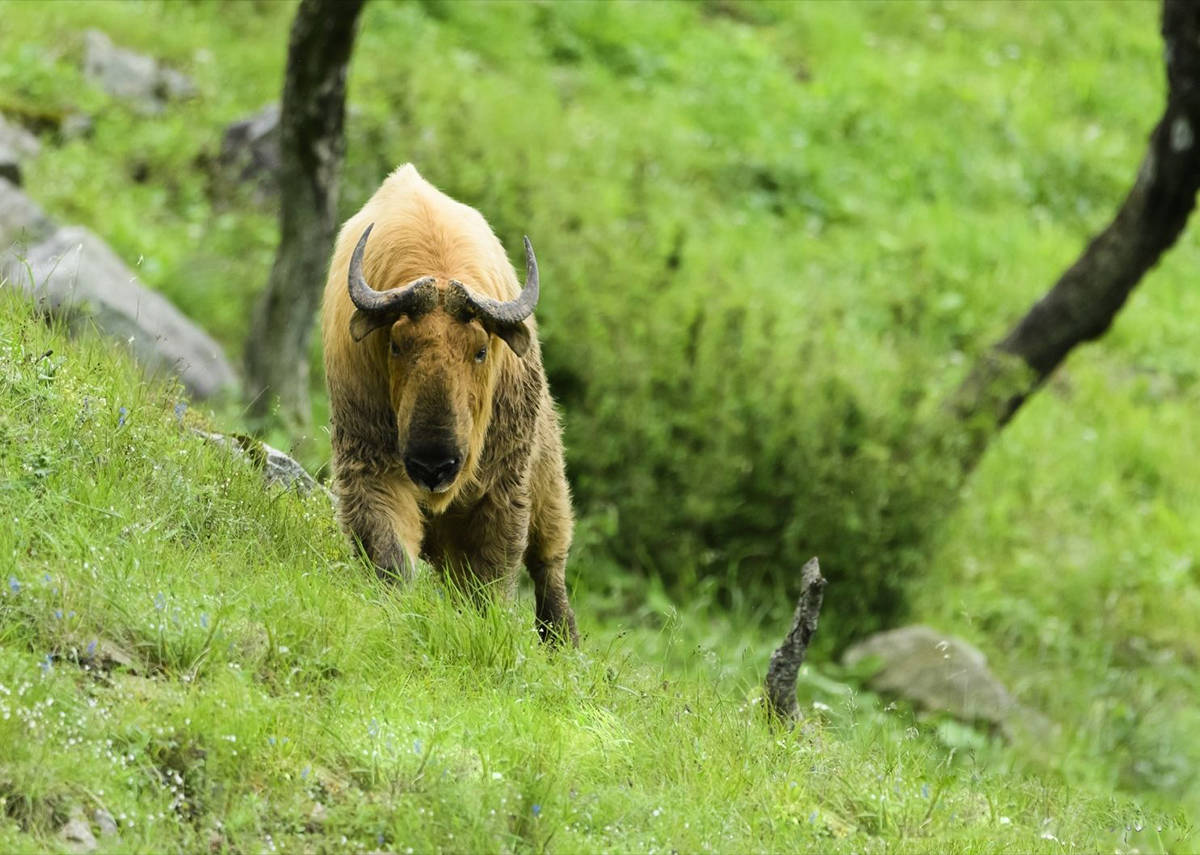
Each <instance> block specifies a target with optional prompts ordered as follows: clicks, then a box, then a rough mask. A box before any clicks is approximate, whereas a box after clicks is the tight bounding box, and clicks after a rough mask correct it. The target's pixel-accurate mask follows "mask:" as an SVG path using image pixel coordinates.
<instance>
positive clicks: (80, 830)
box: [58, 808, 96, 853]
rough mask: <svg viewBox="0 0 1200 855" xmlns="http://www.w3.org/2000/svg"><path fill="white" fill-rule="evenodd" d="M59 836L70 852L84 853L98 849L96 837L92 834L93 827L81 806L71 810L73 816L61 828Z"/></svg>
mask: <svg viewBox="0 0 1200 855" xmlns="http://www.w3.org/2000/svg"><path fill="white" fill-rule="evenodd" d="M58 836H59V837H60V838H61V839H62V842H63V846H64V848H66V850H67V851H69V852H79V853H84V852H94V851H95V850H96V837H95V835H93V834H92V827H91V825H89V824H88V821H87V819H86V818H85V817H84V815H83V811H82V810H81V809H79V808H75V809H73V810H72V811H71V818H70V819H68V820H67V823H66V825H64V826H63V827H62V828H61V829H59V832H58Z"/></svg>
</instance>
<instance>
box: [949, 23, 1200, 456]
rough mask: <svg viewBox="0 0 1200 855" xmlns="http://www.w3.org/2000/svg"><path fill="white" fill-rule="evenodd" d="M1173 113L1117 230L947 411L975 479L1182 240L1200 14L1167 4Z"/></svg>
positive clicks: (1169, 109) (986, 360)
mask: <svg viewBox="0 0 1200 855" xmlns="http://www.w3.org/2000/svg"><path fill="white" fill-rule="evenodd" d="M1162 35H1163V41H1164V46H1165V58H1166V73H1167V85H1168V92H1167V105H1166V109H1165V110H1164V111H1163V115H1162V118H1161V119H1160V120H1159V122H1158V125H1157V126H1156V127H1155V128H1154V132H1153V133H1152V134H1151V135H1150V145H1149V149H1148V151H1147V152H1146V155H1145V158H1144V159H1143V160H1142V165H1141V169H1140V170H1139V171H1138V176H1137V180H1136V182H1135V183H1134V185H1133V189H1132V190H1131V191H1130V192H1129V195H1128V197H1126V199H1125V202H1124V203H1123V204H1122V205H1121V208H1120V210H1118V211H1117V215H1116V217H1115V218H1114V219H1113V221H1112V223H1110V224H1109V226H1108V227H1107V228H1106V229H1104V231H1102V232H1101V233H1100V234H1099V235H1097V236H1096V237H1095V238H1094V239H1093V240H1092V242H1091V243H1090V244H1089V245H1088V247H1087V249H1086V250H1084V252H1083V254H1082V255H1081V256H1080V257H1079V259H1078V260H1077V261H1076V262H1075V263H1074V264H1073V265H1071V267H1070V268H1069V269H1068V270H1067V271H1066V272H1065V273H1063V275H1062V277H1061V278H1060V279H1059V280H1058V282H1057V283H1056V284H1055V285H1054V287H1053V288H1052V289H1051V290H1050V291H1049V293H1047V294H1046V295H1045V296H1044V297H1042V299H1041V300H1039V301H1038V302H1037V303H1036V304H1034V306H1033V307H1032V308H1031V309H1030V310H1029V312H1028V314H1026V315H1025V317H1023V318H1022V319H1021V320H1020V322H1018V323H1017V325H1016V326H1015V327H1014V328H1013V329H1012V330H1011V331H1010V332H1009V333H1008V335H1006V336H1005V337H1004V338H1003V339H1002V340H1001V341H999V342H997V343H996V344H995V345H993V346H992V347H991V348H989V349H988V350H987V351H986V352H985V353H984V354H983V355H982V356H981V357H980V358H979V360H978V361H977V362H976V363H975V365H974V366H973V367H972V369H971V371H970V373H969V374H968V376H967V378H966V379H965V380H964V381H963V383H962V385H961V386H960V387H959V388H958V390H957V392H956V393H955V394H954V395H953V396H952V398H951V400H950V401H949V407H950V410H951V412H952V413H953V414H954V415H956V416H957V417H958V418H959V419H960V420H961V421H962V423H963V424H964V425H965V426H966V428H967V443H966V446H965V448H964V449H962V460H963V463H964V464H965V468H966V469H967V470H970V469H971V468H973V466H974V464H975V463H976V462H977V461H978V459H979V457H980V456H981V455H982V453H983V451H984V449H985V448H986V447H987V443H988V441H989V440H990V439H991V437H992V436H994V435H995V434H996V433H997V432H998V431H999V430H1000V429H1001V428H1002V427H1004V425H1005V424H1007V423H1008V421H1009V420H1010V419H1011V418H1012V417H1013V415H1014V414H1015V413H1016V412H1017V410H1018V409H1019V408H1020V406H1021V405H1022V404H1023V403H1024V402H1025V401H1026V400H1027V399H1028V398H1029V396H1030V395H1032V394H1033V393H1034V392H1035V391H1037V389H1038V388H1039V387H1040V386H1041V384H1042V383H1043V382H1044V381H1045V380H1046V378H1047V377H1048V376H1049V375H1050V374H1051V372H1053V371H1054V369H1055V368H1056V367H1058V365H1059V364H1060V363H1061V362H1062V361H1063V359H1064V358H1065V357H1066V356H1067V354H1068V353H1070V352H1071V350H1072V349H1073V348H1074V347H1075V346H1076V345H1078V344H1080V343H1082V342H1085V341H1091V340H1092V339H1095V338H1098V337H1100V336H1101V335H1103V334H1104V332H1105V331H1106V330H1107V329H1108V328H1109V326H1110V325H1111V324H1112V321H1113V318H1114V317H1115V316H1116V314H1117V312H1118V311H1120V309H1121V307H1122V306H1123V305H1124V304H1125V300H1126V298H1128V296H1129V294H1130V292H1131V291H1132V290H1133V289H1134V287H1135V286H1136V285H1137V284H1138V282H1139V281H1140V280H1141V278H1142V276H1143V274H1145V273H1146V271H1148V270H1149V269H1150V268H1152V267H1153V266H1154V265H1155V264H1156V263H1157V262H1158V260H1159V257H1160V256H1161V255H1162V254H1163V253H1164V252H1166V251H1167V250H1168V249H1170V247H1171V246H1172V244H1174V243H1175V241H1176V239H1177V238H1178V237H1179V234H1180V232H1182V231H1183V227H1184V226H1185V225H1186V223H1187V220H1188V217H1189V216H1190V215H1191V212H1192V209H1193V207H1194V206H1195V204H1196V191H1197V188H1198V187H1200V140H1198V139H1197V134H1200V4H1198V3H1195V2H1193V0H1165V2H1164V4H1163V15H1162Z"/></svg>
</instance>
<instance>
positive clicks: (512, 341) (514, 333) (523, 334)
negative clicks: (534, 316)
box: [492, 321, 533, 358]
mask: <svg viewBox="0 0 1200 855" xmlns="http://www.w3.org/2000/svg"><path fill="white" fill-rule="evenodd" d="M492 332H494V333H495V334H496V335H497V336H499V337H500V338H502V339H504V343H505V344H507V345H508V348H509V350H511V351H512V352H513V353H515V354H516V355H517V356H518V357H521V358H524V356H525V354H527V353H528V352H529V345H530V344H532V343H533V335H532V334H530V332H529V327H527V326H525V323H524V322H523V321H522V322H518V323H515V324H512V325H508V324H505V325H499V324H497V325H496V327H495V328H494V329H493V330H492Z"/></svg>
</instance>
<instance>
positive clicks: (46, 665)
mask: <svg viewBox="0 0 1200 855" xmlns="http://www.w3.org/2000/svg"><path fill="white" fill-rule="evenodd" d="M38 667H39V668H41V669H42V673H43V674H49V673H50V669H51V668H53V667H54V659H53V658H51V656H50V654H49V653H47V654H46V658H45V659H43V660H42V661H41V662H39V663H38Z"/></svg>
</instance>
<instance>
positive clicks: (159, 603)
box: [154, 592, 167, 612]
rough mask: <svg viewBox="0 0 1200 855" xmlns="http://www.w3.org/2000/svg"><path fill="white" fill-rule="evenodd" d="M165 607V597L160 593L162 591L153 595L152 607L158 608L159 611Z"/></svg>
mask: <svg viewBox="0 0 1200 855" xmlns="http://www.w3.org/2000/svg"><path fill="white" fill-rule="evenodd" d="M166 607H167V598H166V597H165V596H164V595H163V594H162V592H159V593H157V594H155V595H154V608H156V609H158V610H159V611H160V612H161V611H162V610H163V609H165V608H166Z"/></svg>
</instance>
